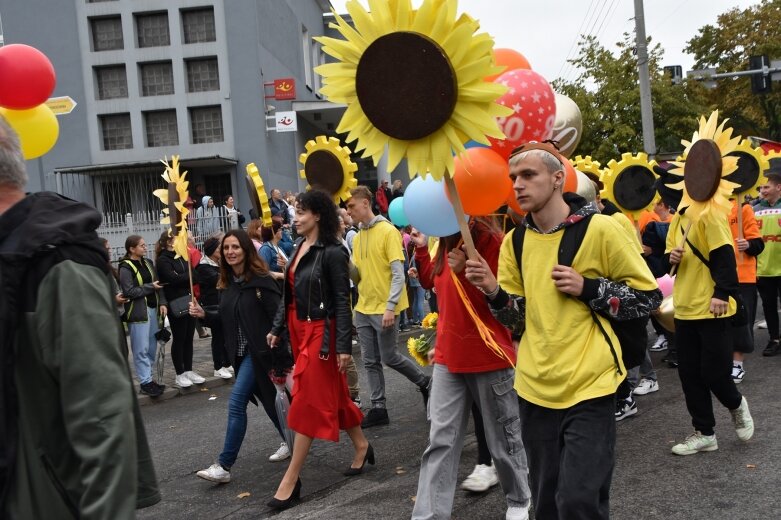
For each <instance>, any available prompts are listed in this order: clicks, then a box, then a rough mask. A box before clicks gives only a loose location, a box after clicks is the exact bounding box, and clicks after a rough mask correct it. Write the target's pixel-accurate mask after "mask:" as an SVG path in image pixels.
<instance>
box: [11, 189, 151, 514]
mask: <svg viewBox="0 0 781 520" xmlns="http://www.w3.org/2000/svg"><path fill="white" fill-rule="evenodd" d="M52 210H54V211H52ZM52 212H53V213H54V214H55V215H59V216H60V218H59V221H57V220H54V219H52ZM94 213H96V212H95V210H94V209H92V208H89V207H87V206H85V205H83V204H80V203H76V202H74V201H70V200H68V199H65V198H64V197H60V196H58V195H55V194H53V193H38V194H34V195H30V196H28V197H27V198H26V199H25V200H23V201H22V202H19V203H18V204H17V205H16V206H14V207H12V208H11V209H10V210H8V211H7V212H6V213H4V214H3V215H2V216H0V229H5V230H12V231H11V232H10V236H3V235H4V233H3V232H0V255H2V260H3V263H2V264H0V265H2V267H3V269H4V270H5V272H3V273H2V274H3V281H6V275H8V274H9V271H10V270H11V269H14V268H15V267H14V263H13V260H14V258H13V254H14V253H15V254H16V258H19V257H20V256H21V257H23V256H24V255H25V254H27V253H30V252H33V254H32V259H33V260H32V261H31V262H28V264H29V268H28V270H27V275H30V274H32V275H34V277H35V278H33V279H29V276H26V277H25V281H24V282H23V284H22V290H21V293H22V297H21V298H19V299H18V300H19V301H20V307H21V308H20V309H19V313H18V314H19V323H18V326H17V327H16V331H15V334H14V338H15V339H14V342H13V343H14V345H13V346H14V349H15V365H14V375H15V378H14V379H15V384H16V388H15V390H16V393H17V399H16V403H17V404H18V407H17V412H18V423H17V424H18V434H17V435H16V443H17V445H16V449H15V457H16V460H15V462H14V464H13V466H12V475H13V476H12V479H11V482H10V488H9V489H8V490H7V491H8V495H7V497H6V498H7V504H6V507H7V510H6V511H3V512H2V513H3V514H2V515H0V516H3V517H6V518H20V519H22V518H23V519H49V518H57V519H70V518H81V519H91V518H95V519H98V518H100V519H104V518H105V519H108V518H111V519H125V518H127V519H131V518H135V509H136V508H137V507H145V506H149V505H152V504H155V503H157V502H158V501H159V500H160V495H159V492H158V490H157V481H156V477H155V472H154V467H153V466H152V459H151V455H150V453H149V447H148V445H147V440H146V434H145V432H144V427H143V423H142V420H141V415H140V412H139V409H138V403H137V400H136V397H135V392H134V389H133V386H132V384H131V378H130V372H129V367H128V363H127V343H126V341H125V337H124V334H123V333H122V328H121V325H120V322H119V319H118V317H117V314H116V311H115V306H114V301H113V294H112V292H113V291H112V288H111V283H110V280H109V276H111V275H110V274H109V273H108V272H106V271H105V270H103V269H101V266H100V265H99V264H98V265H96V262H93V263H91V264H89V263H79V262H78V261H74V260H73V259H71V258H69V257H68V256H65V257H63V258H58V259H56V260H55V261H53V262H52V261H51V256H52V255H56V254H57V253H56V252H57V251H59V250H61V249H62V250H67V249H68V248H69V247H70V248H71V249H73V248H74V246H75V247H76V249H78V248H79V246H81V245H82V244H88V245H86V246H85V247H84V249H87V248H88V247H91V246H92V242H93V239H94V241H96V240H97V235H94V228H95V227H96V226H97V224H95V222H94V221H95V215H94ZM97 222H98V223H99V222H100V216H99V215H98V216H97ZM6 226H11V227H6ZM45 226H48V227H49V228H50V229H51V228H58V227H62V229H61V230H60V231H62V234H60V235H57V234H56V233H55V234H52V233H50V232H49V231H42V229H43V228H44V227H45ZM91 226H92V228H91V229H88V228H90V227H91ZM80 228H83V229H80ZM74 230H77V231H78V232H74ZM36 231H37V232H38V233H36ZM15 235H16V236H15ZM20 237H22V238H21V240H20ZM38 237H40V238H38ZM36 241H39V243H37V244H36V243H35V242H36ZM31 242H32V243H31ZM98 243H99V242H98ZM9 244H12V245H13V251H9V250H8V247H7V246H8V245H9ZM93 249H94V248H93ZM76 256H78V255H76ZM9 259H10V260H9ZM107 260H108V259H107V258H106V261H107ZM47 262H48V263H47ZM42 263H43V264H44V265H45V267H44V268H43V269H39V268H40V265H41V264H42ZM31 284H32V285H33V287H35V292H34V295H33V296H31V295H30V294H26V295H25V291H27V290H28V289H29V287H30V286H31ZM31 299H33V300H34V301H33V302H30V300H31ZM6 325H7V324H6ZM5 354H6V353H4V356H5ZM4 406H5V405H4Z"/></svg>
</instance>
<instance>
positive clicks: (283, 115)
mask: <svg viewBox="0 0 781 520" xmlns="http://www.w3.org/2000/svg"><path fill="white" fill-rule="evenodd" d="M274 115H275V116H276V129H277V132H296V131H297V130H298V119H297V118H296V113H295V111H289V112H277V113H276V114H274Z"/></svg>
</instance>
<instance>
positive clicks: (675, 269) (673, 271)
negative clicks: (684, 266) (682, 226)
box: [670, 222, 694, 276]
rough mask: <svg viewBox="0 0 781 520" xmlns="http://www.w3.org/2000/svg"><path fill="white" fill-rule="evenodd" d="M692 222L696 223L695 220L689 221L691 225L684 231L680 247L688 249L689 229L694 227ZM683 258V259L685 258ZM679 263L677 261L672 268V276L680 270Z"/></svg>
mask: <svg viewBox="0 0 781 520" xmlns="http://www.w3.org/2000/svg"><path fill="white" fill-rule="evenodd" d="M692 224H694V222H689V225H688V226H686V230H685V231H684V232H683V238H682V239H681V245H680V246H678V247H679V249H686V239H687V238H689V231H691V229H692ZM681 260H683V258H682V259H681ZM679 265H680V263H677V264H675V265H674V266H673V268H672V269H671V270H670V276H675V271H677V270H678V266H679Z"/></svg>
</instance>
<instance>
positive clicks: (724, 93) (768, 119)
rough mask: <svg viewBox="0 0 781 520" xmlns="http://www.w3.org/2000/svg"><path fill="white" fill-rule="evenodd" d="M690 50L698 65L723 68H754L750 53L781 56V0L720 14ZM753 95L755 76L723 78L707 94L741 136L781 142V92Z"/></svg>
mask: <svg viewBox="0 0 781 520" xmlns="http://www.w3.org/2000/svg"><path fill="white" fill-rule="evenodd" d="M687 43H688V45H687V47H686V48H685V49H684V50H685V51H686V52H687V53H689V54H692V55H693V56H694V59H695V62H696V63H695V67H696V68H706V67H715V68H716V69H717V71H718V72H730V71H738V70H747V69H748V58H749V56H754V55H760V54H767V55H768V56H769V57H770V59H771V60H773V59H776V60H777V59H781V1H779V0H763V1H762V2H760V3H758V4H757V5H754V6H751V7H748V8H746V9H743V10H741V9H738V8H734V9H731V10H729V11H727V12H726V13H723V14H721V15H719V17H718V19H717V21H716V24H715V25H706V26H704V27H702V28H700V30H699V34H698V35H697V36H695V37H694V38H692V39H691V40H689V41H688V42H687ZM773 90H774V92H770V93H767V94H753V93H752V92H751V84H750V79H749V78H748V77H739V78H733V79H722V80H718V82H717V87H716V88H715V89H713V90H711V91H709V92H708V93H707V99H708V102H709V103H710V104H712V105H714V106H715V107H717V108H719V109H720V110H721V112H722V113H723V114H724V116H725V117H729V118H730V124H732V125H733V128H735V131H736V132H737V133H739V134H741V135H744V136H748V135H756V136H759V137H766V138H769V139H773V140H781V91H779V85H778V84H777V83H776V84H774V85H773Z"/></svg>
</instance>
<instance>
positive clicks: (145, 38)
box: [136, 12, 171, 47]
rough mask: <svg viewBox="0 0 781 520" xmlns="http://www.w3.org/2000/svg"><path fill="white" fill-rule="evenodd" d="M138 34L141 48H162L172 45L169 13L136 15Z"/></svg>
mask: <svg viewBox="0 0 781 520" xmlns="http://www.w3.org/2000/svg"><path fill="white" fill-rule="evenodd" d="M136 33H137V34H138V46H139V47H160V46H162V45H170V44H171V37H170V34H169V32H168V13H165V12H163V13H148V14H147V13H145V14H137V15H136Z"/></svg>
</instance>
